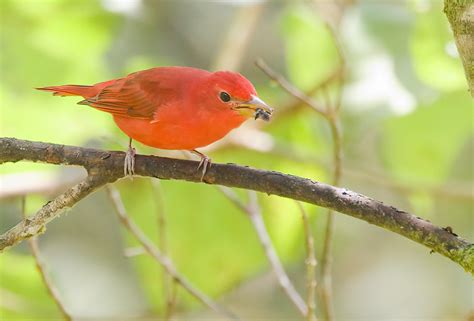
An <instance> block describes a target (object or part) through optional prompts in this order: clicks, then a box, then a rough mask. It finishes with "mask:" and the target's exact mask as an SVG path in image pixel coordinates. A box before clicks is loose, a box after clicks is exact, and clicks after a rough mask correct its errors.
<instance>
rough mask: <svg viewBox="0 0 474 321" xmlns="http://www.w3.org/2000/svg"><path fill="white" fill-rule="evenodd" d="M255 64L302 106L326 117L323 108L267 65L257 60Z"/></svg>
mask: <svg viewBox="0 0 474 321" xmlns="http://www.w3.org/2000/svg"><path fill="white" fill-rule="evenodd" d="M255 64H256V65H257V67H258V68H260V69H261V70H262V71H263V72H264V73H265V74H266V75H267V76H268V77H269V78H270V79H272V80H273V81H275V82H276V83H277V84H278V85H280V87H282V88H283V89H285V90H286V92H288V93H289V94H290V95H292V96H293V97H295V98H297V99H298V100H300V101H301V102H302V103H303V104H306V105H308V106H310V107H311V108H313V109H314V111H315V112H317V113H318V114H320V115H321V116H323V117H324V118H326V117H327V114H326V112H325V110H324V106H322V105H321V104H319V103H318V102H317V101H315V100H314V99H313V98H311V97H308V96H306V94H305V93H304V92H302V91H301V90H299V89H298V88H296V87H295V86H293V85H292V84H291V83H290V82H289V81H288V80H286V79H285V78H284V77H283V76H281V75H279V74H278V73H276V72H275V71H273V70H272V69H271V68H270V67H269V66H268V65H267V63H266V62H265V61H264V60H263V59H261V58H259V59H257V61H255Z"/></svg>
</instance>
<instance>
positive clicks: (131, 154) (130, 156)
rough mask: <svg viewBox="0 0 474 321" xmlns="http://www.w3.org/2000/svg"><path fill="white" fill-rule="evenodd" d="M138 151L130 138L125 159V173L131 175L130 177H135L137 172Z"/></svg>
mask: <svg viewBox="0 0 474 321" xmlns="http://www.w3.org/2000/svg"><path fill="white" fill-rule="evenodd" d="M136 153H137V151H136V150H135V148H133V147H132V139H131V138H130V140H129V142H128V150H127V153H126V154H125V161H124V163H123V174H124V175H125V176H129V177H130V179H133V175H134V174H135V154H136Z"/></svg>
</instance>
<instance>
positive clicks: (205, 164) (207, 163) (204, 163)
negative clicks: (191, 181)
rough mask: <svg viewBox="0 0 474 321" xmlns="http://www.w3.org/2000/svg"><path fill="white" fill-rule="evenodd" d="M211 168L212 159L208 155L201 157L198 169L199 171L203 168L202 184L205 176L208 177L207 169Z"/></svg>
mask: <svg viewBox="0 0 474 321" xmlns="http://www.w3.org/2000/svg"><path fill="white" fill-rule="evenodd" d="M211 166H212V161H211V159H210V158H209V157H207V156H206V155H203V156H202V157H201V161H200V162H199V165H198V168H197V169H198V170H199V169H200V168H201V167H202V174H201V182H202V181H204V175H206V173H207V169H208V168H211Z"/></svg>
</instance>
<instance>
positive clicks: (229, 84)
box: [205, 71, 273, 121]
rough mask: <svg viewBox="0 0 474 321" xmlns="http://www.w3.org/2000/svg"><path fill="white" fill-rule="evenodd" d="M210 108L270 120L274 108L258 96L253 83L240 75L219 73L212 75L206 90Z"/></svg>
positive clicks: (227, 72)
mask: <svg viewBox="0 0 474 321" xmlns="http://www.w3.org/2000/svg"><path fill="white" fill-rule="evenodd" d="M205 91H206V92H205V95H206V99H205V100H206V101H205V103H206V104H207V105H208V106H209V105H211V106H212V107H215V108H218V109H219V110H226V111H230V112H233V113H235V114H236V115H240V116H243V117H246V118H250V117H252V118H255V119H258V118H261V119H263V120H265V121H268V120H270V117H271V115H272V112H273V108H271V107H270V106H268V105H267V104H266V103H265V102H264V101H263V100H261V99H260V98H259V97H258V96H257V92H256V91H255V88H254V86H253V85H252V83H251V82H250V81H249V80H248V79H247V78H245V77H244V76H242V75H241V74H239V73H235V72H230V71H218V72H214V73H212V74H211V75H210V77H209V79H208V82H207V87H206V90H205Z"/></svg>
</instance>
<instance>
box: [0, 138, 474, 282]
mask: <svg viewBox="0 0 474 321" xmlns="http://www.w3.org/2000/svg"><path fill="white" fill-rule="evenodd" d="M124 157H125V153H124V152H114V151H103V150H97V149H90V148H82V147H74V146H65V145H57V144H48V143H41V142H32V141H26V140H19V139H15V138H0V164H1V163H6V162H17V161H20V160H27V161H36V162H45V163H50V164H65V165H77V166H83V167H85V168H86V169H87V170H88V172H89V177H88V178H87V179H86V180H85V181H83V182H81V183H79V184H78V185H76V186H74V187H72V188H71V189H69V190H68V191H66V192H65V193H63V194H61V195H59V196H58V197H57V198H56V199H54V200H53V201H51V202H49V203H47V204H46V205H45V206H43V208H41V209H40V210H39V211H38V213H36V215H34V216H33V217H31V218H29V219H25V220H23V221H21V222H20V223H19V224H18V225H16V226H14V227H13V228H12V229H10V230H9V231H7V232H5V233H4V234H3V235H1V236H0V251H2V250H4V249H5V248H6V247H8V246H12V245H14V244H17V243H19V242H20V241H21V240H23V239H26V238H29V237H31V236H34V235H36V234H39V233H40V232H42V231H43V230H44V225H45V224H46V223H48V222H49V221H51V220H52V219H53V218H55V217H57V216H58V214H59V211H60V210H62V209H64V208H67V207H70V206H72V205H74V204H75V203H77V202H78V201H79V200H81V199H82V198H84V197H85V196H86V195H88V194H90V193H92V192H93V191H94V190H95V189H97V188H98V187H100V186H102V185H104V184H105V183H107V182H114V181H116V180H117V179H119V178H121V177H123V162H124ZM197 165H198V162H195V161H188V160H179V159H170V158H164V157H156V156H144V155H137V156H136V163H135V173H136V174H137V175H140V176H150V177H151V176H152V177H158V178H161V179H179V180H186V181H191V182H199V181H200V175H201V174H200V172H199V171H198V170H197ZM204 181H205V182H206V183H208V184H217V185H224V186H228V187H238V188H243V189H249V190H254V191H259V192H263V193H266V194H274V195H278V196H282V197H287V198H291V199H294V200H299V201H303V202H307V203H311V204H315V205H318V206H322V207H326V208H330V209H333V210H335V211H337V212H340V213H344V214H346V215H350V216H352V217H355V218H358V219H361V220H364V221H366V222H368V223H371V224H374V225H377V226H379V227H382V228H384V229H386V230H390V231H392V232H395V233H398V234H400V235H402V236H404V237H406V238H408V239H410V240H412V241H415V242H417V243H420V244H423V245H425V246H426V247H428V248H430V249H431V250H433V251H434V252H437V253H439V254H441V255H443V256H446V257H447V258H450V259H451V260H452V261H454V262H456V263H458V264H459V265H460V266H462V267H463V268H464V269H465V270H466V271H468V272H470V273H472V274H474V244H472V243H470V242H468V241H467V240H464V239H462V238H460V237H458V236H456V235H455V234H454V233H453V232H452V230H451V229H450V228H444V229H443V228H441V227H438V226H435V225H434V224H432V223H431V222H429V221H426V220H424V219H422V218H420V217H417V216H415V215H413V214H410V213H407V212H404V211H402V210H399V209H397V208H395V207H393V206H389V205H385V204H383V203H382V202H380V201H377V200H374V199H372V198H370V197H367V196H364V195H361V194H358V193H356V192H353V191H350V190H347V189H344V188H337V187H334V186H331V185H327V184H324V183H320V182H316V181H312V180H310V179H307V178H302V177H297V176H293V175H288V174H283V173H279V172H275V171H267V170H259V169H253V168H248V167H244V166H239V165H235V164H213V165H212V167H211V168H210V169H209V170H208V171H207V173H206V176H205V177H204Z"/></svg>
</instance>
